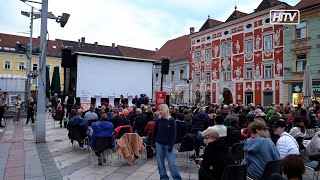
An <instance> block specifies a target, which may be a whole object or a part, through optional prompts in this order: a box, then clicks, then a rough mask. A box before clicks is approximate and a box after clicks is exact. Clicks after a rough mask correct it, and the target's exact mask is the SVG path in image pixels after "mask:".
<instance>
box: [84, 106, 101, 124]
mask: <svg viewBox="0 0 320 180" xmlns="http://www.w3.org/2000/svg"><path fill="white" fill-rule="evenodd" d="M94 110H95V107H94V105H92V106H90V111H88V112H86V113H85V114H84V120H86V121H87V123H88V125H89V126H91V124H92V122H93V121H98V115H97V113H95V112H94Z"/></svg>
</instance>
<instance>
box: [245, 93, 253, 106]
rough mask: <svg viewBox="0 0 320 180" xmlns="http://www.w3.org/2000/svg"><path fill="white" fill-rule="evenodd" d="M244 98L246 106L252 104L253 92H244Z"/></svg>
mask: <svg viewBox="0 0 320 180" xmlns="http://www.w3.org/2000/svg"><path fill="white" fill-rule="evenodd" d="M245 98H246V106H247V105H248V104H250V103H253V92H246V93H245Z"/></svg>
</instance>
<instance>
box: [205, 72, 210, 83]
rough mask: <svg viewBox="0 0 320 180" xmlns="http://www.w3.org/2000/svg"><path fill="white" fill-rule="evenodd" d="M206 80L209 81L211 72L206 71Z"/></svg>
mask: <svg viewBox="0 0 320 180" xmlns="http://www.w3.org/2000/svg"><path fill="white" fill-rule="evenodd" d="M206 82H211V73H210V72H206Z"/></svg>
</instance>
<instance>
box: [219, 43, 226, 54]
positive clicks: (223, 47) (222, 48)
mask: <svg viewBox="0 0 320 180" xmlns="http://www.w3.org/2000/svg"><path fill="white" fill-rule="evenodd" d="M220 52H221V57H225V56H226V45H225V44H224V43H222V44H221V50H220Z"/></svg>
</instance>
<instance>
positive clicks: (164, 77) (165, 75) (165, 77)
mask: <svg viewBox="0 0 320 180" xmlns="http://www.w3.org/2000/svg"><path fill="white" fill-rule="evenodd" d="M163 82H167V74H163Z"/></svg>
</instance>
